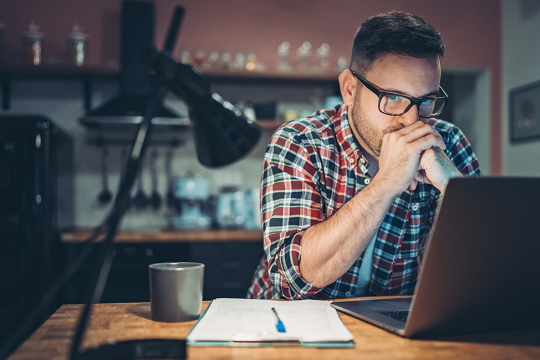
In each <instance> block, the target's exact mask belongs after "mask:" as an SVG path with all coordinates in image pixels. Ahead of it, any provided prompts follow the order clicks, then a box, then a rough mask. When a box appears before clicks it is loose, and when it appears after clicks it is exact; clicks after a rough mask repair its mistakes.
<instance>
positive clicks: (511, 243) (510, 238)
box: [332, 177, 540, 337]
mask: <svg viewBox="0 0 540 360" xmlns="http://www.w3.org/2000/svg"><path fill="white" fill-rule="evenodd" d="M332 306H333V307H334V308H336V309H337V310H339V311H342V312H344V313H347V314H349V315H352V316H354V317H357V318H359V319H361V320H364V321H367V322H369V323H371V324H374V325H376V326H379V327H381V328H383V329H386V330H388V331H391V332H393V333H396V334H398V335H401V336H404V337H430V336H441V335H454V334H464V333H476V332H490V331H500V330H514V329H525V328H540V178H504V177H484V178H459V179H452V180H450V182H449V183H448V187H447V189H446V194H445V196H444V199H443V201H442V203H441V205H440V207H439V210H438V214H437V216H436V220H435V224H434V228H433V229H432V231H431V235H430V237H429V239H428V243H427V247H426V250H425V254H424V261H423V264H422V270H421V273H420V278H419V280H418V284H417V286H416V289H415V294H414V296H413V297H412V299H411V298H406V299H386V300H385V299H380V300H365V301H345V302H334V303H332Z"/></svg>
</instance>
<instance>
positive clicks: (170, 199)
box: [165, 149, 177, 209]
mask: <svg viewBox="0 0 540 360" xmlns="http://www.w3.org/2000/svg"><path fill="white" fill-rule="evenodd" d="M172 156H173V151H172V149H169V150H167V156H166V157H165V172H166V174H167V180H168V181H169V188H168V190H167V196H166V199H167V206H168V207H172V208H175V209H176V204H177V200H176V198H175V197H174V190H173V178H172V170H171V166H172V165H171V163H172Z"/></svg>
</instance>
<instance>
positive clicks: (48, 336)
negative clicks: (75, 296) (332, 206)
mask: <svg viewBox="0 0 540 360" xmlns="http://www.w3.org/2000/svg"><path fill="white" fill-rule="evenodd" d="M208 304H209V302H207V301H205V302H204V303H203V309H204V308H206V307H207V306H208ZM81 308H82V305H63V306H62V307H61V308H60V309H58V311H56V313H54V314H53V315H52V316H51V317H50V318H49V319H48V320H47V321H46V322H45V323H44V324H43V325H42V326H41V327H40V328H39V329H38V330H37V331H36V332H35V333H34V334H33V335H32V336H31V337H30V338H29V339H28V340H26V342H24V343H23V344H22V345H21V346H20V347H19V348H18V349H17V351H16V352H14V353H13V354H12V355H11V356H10V357H9V360H22V359H25V360H35V359H43V360H45V359H55V360H60V359H65V358H66V354H67V353H68V349H69V346H70V344H71V338H72V336H73V328H74V326H75V324H76V321H77V319H78V315H79V313H80V310H81ZM340 315H341V319H342V320H343V323H344V324H345V325H346V326H347V328H348V329H349V330H350V331H351V332H352V334H353V335H354V341H355V346H354V348H352V349H328V348H326V349H317V348H305V347H286V348H282V347H279V348H277V347H260V348H240V347H195V346H190V347H188V349H187V353H188V359H218V358H219V359H246V360H248V359H249V360H252V359H279V360H284V359H294V360H300V359H309V360H314V359H363V360H367V359H510V358H512V359H540V329H536V330H528V331H514V332H507V333H492V334H477V335H467V336H454V337H447V338H444V339H436V340H409V339H403V338H401V337H399V336H396V335H393V334H390V333H388V332H386V331H384V330H381V329H379V328H377V327H375V326H372V325H369V324H367V323H364V322H362V321H360V320H357V319H355V318H353V317H350V316H348V315H345V314H341V313H340ZM194 324H195V321H191V322H186V323H160V322H155V321H152V320H151V313H150V304H149V303H124V304H97V305H95V306H94V308H93V314H92V316H91V318H90V323H89V326H88V328H87V331H86V336H85V340H84V342H83V346H84V347H88V346H90V345H91V344H92V343H97V344H103V343H105V342H106V341H107V340H108V339H116V340H117V341H121V340H133V339H148V338H166V339H185V337H186V336H187V334H188V333H189V330H190V329H191V328H192V326H193V325H194Z"/></svg>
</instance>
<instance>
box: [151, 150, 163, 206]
mask: <svg viewBox="0 0 540 360" xmlns="http://www.w3.org/2000/svg"><path fill="white" fill-rule="evenodd" d="M157 158H158V151H157V149H154V151H152V160H151V163H150V166H151V172H152V196H151V197H150V205H151V206H152V208H153V209H154V210H158V209H159V208H160V207H161V195H160V194H159V192H158V189H157V188H158V184H157V182H158V174H157V171H156V162H157Z"/></svg>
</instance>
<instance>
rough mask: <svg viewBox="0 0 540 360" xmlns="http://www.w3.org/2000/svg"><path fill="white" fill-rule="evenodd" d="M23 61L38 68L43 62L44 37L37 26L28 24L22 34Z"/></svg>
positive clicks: (32, 23)
mask: <svg viewBox="0 0 540 360" xmlns="http://www.w3.org/2000/svg"><path fill="white" fill-rule="evenodd" d="M22 37H23V41H24V60H25V63H26V64H28V65H34V66H38V65H40V64H41V63H42V62H43V48H42V45H43V38H44V37H45V35H44V34H43V33H42V32H40V31H39V26H37V25H36V24H35V23H34V22H31V23H30V26H29V27H28V30H27V31H25V32H24V33H23V36H22Z"/></svg>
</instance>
